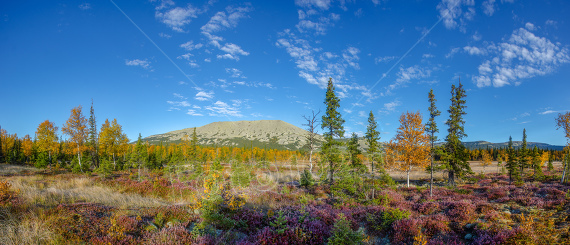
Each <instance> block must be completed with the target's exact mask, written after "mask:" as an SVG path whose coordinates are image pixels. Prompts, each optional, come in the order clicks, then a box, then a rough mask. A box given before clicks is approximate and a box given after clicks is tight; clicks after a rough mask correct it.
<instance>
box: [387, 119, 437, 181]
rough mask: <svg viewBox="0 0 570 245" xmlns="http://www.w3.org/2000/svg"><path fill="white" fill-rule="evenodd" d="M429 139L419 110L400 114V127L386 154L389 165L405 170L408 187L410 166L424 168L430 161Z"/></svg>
mask: <svg viewBox="0 0 570 245" xmlns="http://www.w3.org/2000/svg"><path fill="white" fill-rule="evenodd" d="M429 139H430V138H429V135H427V134H426V133H425V125H424V124H422V115H421V114H420V112H416V113H411V112H406V113H403V114H402V115H401V116H400V127H398V130H397V132H396V137H395V138H394V139H392V140H390V142H389V143H388V147H387V148H386V155H387V160H388V164H389V165H391V166H392V167H395V168H397V169H399V170H402V171H405V172H406V175H407V184H408V187H409V186H410V172H411V171H412V168H414V167H417V168H424V167H426V166H427V165H428V164H429V163H430V141H429Z"/></svg>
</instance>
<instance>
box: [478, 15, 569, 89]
mask: <svg viewBox="0 0 570 245" xmlns="http://www.w3.org/2000/svg"><path fill="white" fill-rule="evenodd" d="M528 26H530V25H527V28H528ZM533 26H534V25H533ZM483 49H484V50H485V52H488V53H489V54H491V55H492V56H494V57H491V58H490V59H488V60H485V61H484V62H483V63H482V64H481V65H480V66H479V75H477V76H473V81H474V82H475V84H476V85H477V86H478V87H487V86H491V85H493V86H494V87H502V86H505V85H510V84H514V85H515V86H516V85H519V84H520V83H521V80H522V79H527V78H532V77H535V76H542V75H546V74H549V73H552V72H554V71H555V70H556V68H558V67H559V66H560V65H561V64H564V63H568V62H570V55H569V50H568V48H567V47H564V46H562V45H561V44H560V43H552V42H551V41H550V40H548V39H547V38H545V37H538V36H536V35H535V34H534V33H532V32H530V31H529V30H528V29H525V28H519V29H517V30H514V31H513V33H512V34H511V36H510V38H509V39H508V40H506V41H505V42H502V43H499V44H497V45H495V44H489V45H488V46H487V47H486V48H483Z"/></svg>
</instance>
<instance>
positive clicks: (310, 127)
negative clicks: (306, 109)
mask: <svg viewBox="0 0 570 245" xmlns="http://www.w3.org/2000/svg"><path fill="white" fill-rule="evenodd" d="M320 113H321V110H319V111H318V112H317V113H315V111H313V110H311V115H308V116H303V118H304V119H305V120H306V121H307V123H306V124H303V126H306V127H307V131H308V132H309V133H308V134H307V136H305V140H306V141H307V144H306V145H305V147H307V148H308V150H309V172H311V173H312V172H313V151H314V150H316V149H317V143H318V142H317V141H318V140H317V127H319V120H318V115H319V114H320Z"/></svg>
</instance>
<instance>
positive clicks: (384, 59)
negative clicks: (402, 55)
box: [374, 56, 398, 64]
mask: <svg viewBox="0 0 570 245" xmlns="http://www.w3.org/2000/svg"><path fill="white" fill-rule="evenodd" d="M397 58H398V57H397V56H383V57H376V58H375V59H374V63H376V64H378V63H383V62H389V61H391V60H394V59H397Z"/></svg>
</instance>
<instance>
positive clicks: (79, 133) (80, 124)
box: [61, 105, 87, 152]
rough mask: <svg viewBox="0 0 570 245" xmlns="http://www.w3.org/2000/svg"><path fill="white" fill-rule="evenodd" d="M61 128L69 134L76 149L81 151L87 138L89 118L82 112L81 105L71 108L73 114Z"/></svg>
mask: <svg viewBox="0 0 570 245" xmlns="http://www.w3.org/2000/svg"><path fill="white" fill-rule="evenodd" d="M61 130H62V131H63V133H64V134H67V135H69V137H70V138H71V141H73V142H74V143H75V144H76V147H77V149H76V150H77V151H78V152H81V151H82V148H83V143H84V142H85V140H86V139H87V119H85V116H83V114H82V113H81V105H79V106H77V107H75V108H73V109H71V115H70V116H69V119H67V121H66V122H65V126H64V127H63V128H62V129H61Z"/></svg>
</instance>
